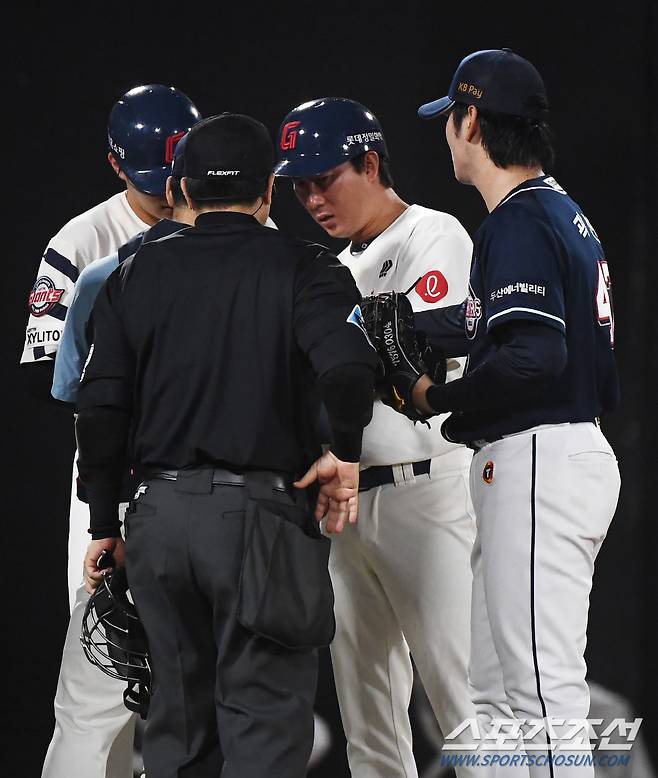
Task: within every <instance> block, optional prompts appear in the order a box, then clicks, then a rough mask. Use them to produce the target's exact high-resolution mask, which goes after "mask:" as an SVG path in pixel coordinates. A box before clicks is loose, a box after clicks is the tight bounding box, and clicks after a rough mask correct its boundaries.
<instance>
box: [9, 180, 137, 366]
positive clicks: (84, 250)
mask: <svg viewBox="0 0 658 778" xmlns="http://www.w3.org/2000/svg"><path fill="white" fill-rule="evenodd" d="M148 226H149V225H148V224H146V223H145V222H143V221H142V220H141V219H140V218H138V217H137V215H136V214H135V212H134V211H133V210H132V208H131V207H130V205H129V204H128V200H127V198H126V193H125V192H119V193H118V194H115V195H113V196H112V197H110V198H109V200H105V201H104V202H102V203H99V204H98V205H96V206H94V207H93V208H90V209H89V210H88V211H85V212H84V213H81V214H80V215H79V216H76V217H75V218H73V219H71V221H70V222H68V223H67V224H65V225H64V226H63V227H62V229H61V230H60V231H59V232H58V233H57V234H56V235H55V236H54V237H53V238H52V239H51V240H50V243H48V245H47V246H46V250H45V252H44V255H43V257H42V259H41V264H40V265H39V272H38V273H37V279H36V282H35V284H34V286H33V287H32V291H31V292H30V296H29V299H28V308H29V311H30V317H29V319H28V322H27V331H26V333H25V345H24V347H23V355H22V357H21V363H24V362H36V361H38V360H40V359H54V357H55V354H56V353H57V347H58V345H59V341H60V339H61V337H62V332H63V330H64V319H65V318H66V312H67V310H68V307H69V304H70V301H71V298H72V296H73V287H74V286H75V282H76V280H77V278H78V275H79V274H80V272H81V271H82V270H83V269H84V268H85V267H86V266H87V265H88V264H90V263H91V262H93V261H94V260H96V259H100V258H101V257H105V256H107V255H108V254H111V253H112V252H114V251H116V250H117V249H118V248H119V246H121V245H122V244H124V243H125V242H126V241H127V240H128V239H129V238H132V237H133V235H136V234H137V233H138V232H141V231H142V230H145V229H148Z"/></svg>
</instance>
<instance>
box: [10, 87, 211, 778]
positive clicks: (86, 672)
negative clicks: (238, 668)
mask: <svg viewBox="0 0 658 778" xmlns="http://www.w3.org/2000/svg"><path fill="white" fill-rule="evenodd" d="M200 118H201V117H200V114H199V112H198V110H197V109H196V107H195V106H194V104H193V103H192V102H191V100H190V99H189V98H188V97H187V96H186V95H185V94H183V93H182V92H181V91H180V90H178V89H176V88H175V87H172V86H165V85H161V84H148V85H144V86H138V87H135V88H134V89H131V90H130V91H129V92H126V94H124V95H123V96H122V97H121V98H120V99H119V100H118V101H117V102H116V104H115V105H114V107H113V108H112V110H111V112H110V115H109V120H108V146H109V149H108V160H109V162H110V164H111V166H112V168H113V169H114V170H115V172H116V174H117V176H118V177H119V178H120V179H121V180H122V181H123V183H124V184H125V189H124V190H123V191H121V192H119V193H117V194H115V195H113V196H112V197H110V198H109V199H108V200H106V201H104V202H102V203H99V204H98V205H96V206H94V207H93V208H90V209H89V210H88V211H85V212H84V213H82V214H80V215H79V216H76V217H75V218H74V219H72V220H71V221H69V222H68V223H67V224H65V225H64V226H63V227H62V229H61V230H60V231H59V232H58V233H57V234H56V235H55V236H53V238H51V240H50V241H49V243H48V245H47V247H46V250H45V252H44V255H43V257H42V259H41V263H40V265H39V270H38V273H37V280H36V282H35V284H34V287H33V288H32V291H31V292H30V295H29V300H28V307H29V320H28V323H27V332H26V337H25V347H24V350H23V355H22V359H21V362H22V364H23V365H24V367H23V370H24V372H25V374H26V378H27V380H28V382H29V384H31V385H32V386H33V387H34V389H35V391H36V392H37V393H39V394H40V395H42V396H43V397H44V398H45V397H48V396H49V395H50V385H51V383H52V376H53V363H54V360H55V357H56V354H57V351H58V347H59V344H60V342H61V338H62V332H63V329H64V322H65V319H66V314H67V311H68V307H69V304H70V302H71V299H72V297H73V291H74V284H75V282H76V280H77V278H78V276H79V275H80V273H81V271H82V270H83V269H84V268H85V267H87V266H88V265H89V264H91V263H92V262H94V261H95V260H97V259H99V258H101V257H105V256H106V255H108V254H111V253H112V252H115V251H116V250H117V249H118V248H119V247H120V246H121V245H122V244H124V243H126V241H128V240H129V239H130V238H132V237H133V236H135V235H136V234H137V233H140V232H143V231H144V230H146V229H148V228H149V227H151V226H152V225H154V224H156V222H158V221H159V220H160V219H161V218H163V217H168V216H170V215H171V213H172V211H171V208H170V207H169V205H168V204H167V201H166V198H165V183H166V180H167V177H168V175H170V173H171V163H172V160H173V154H174V149H175V147H176V144H177V142H178V140H179V139H180V138H181V137H182V136H183V135H184V134H185V133H186V132H187V131H188V130H189V129H190V128H191V127H192V126H193V125H194V124H196V122H197V121H199V119H200ZM77 493H78V489H77V484H76V472H75V468H74V472H73V489H72V495H71V507H70V520H69V570H68V577H69V595H70V604H71V620H70V623H69V628H68V632H67V636H66V642H65V645H64V651H63V655H62V665H61V669H60V676H59V681H58V685H57V692H56V696H55V732H54V734H53V738H52V741H51V743H50V746H49V748H48V753H47V755H46V759H45V762H44V766H43V773H42V775H43V776H44V778H77V777H78V776H79V777H80V778H83V777H84V778H131V776H132V752H133V732H134V721H133V717H134V714H131V713H130V712H129V711H128V710H127V709H126V708H125V707H124V705H123V698H122V693H123V684H122V683H121V682H120V681H116V680H114V679H112V678H109V677H108V676H106V675H103V673H100V672H99V671H98V670H97V669H96V668H94V667H93V666H92V665H91V664H90V663H89V662H88V661H87V660H86V659H85V657H84V654H83V652H82V648H81V645H80V627H81V620H82V614H83V612H84V608H85V604H86V601H87V598H88V595H87V593H86V592H85V589H84V585H83V577H82V565H81V560H82V559H83V558H84V553H85V549H86V547H87V545H88V542H89V535H88V533H87V531H86V528H87V526H88V524H89V511H88V508H87V505H86V504H85V503H84V502H82V501H81V500H79V499H78V497H77ZM113 744H114V745H113Z"/></svg>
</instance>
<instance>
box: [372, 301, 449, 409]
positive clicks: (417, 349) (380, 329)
mask: <svg viewBox="0 0 658 778" xmlns="http://www.w3.org/2000/svg"><path fill="white" fill-rule="evenodd" d="M361 312H362V313H363V321H364V323H365V326H366V329H367V331H368V335H369V337H370V340H371V341H372V343H373V345H374V346H375V348H376V349H377V353H378V354H379V357H380V359H381V360H382V364H383V368H384V376H383V378H382V379H381V380H380V381H379V382H378V385H377V392H378V394H379V396H380V398H381V400H382V402H383V403H384V404H386V405H389V406H390V407H391V408H394V409H395V410H396V411H397V412H398V413H402V414H404V415H405V416H407V418H409V419H412V421H414V422H416V421H426V419H427V418H428V417H426V416H425V415H424V414H423V413H421V412H420V411H419V410H418V409H417V408H416V407H415V406H414V404H413V402H412V401H411V393H412V391H413V388H414V386H415V385H416V382H417V381H418V379H419V378H420V377H421V375H423V373H427V374H428V375H429V376H430V378H431V379H432V380H433V381H434V383H444V382H445V378H446V360H445V357H444V355H443V354H442V353H441V352H440V351H439V350H438V349H436V348H435V347H432V346H430V345H429V343H428V342H427V339H426V337H425V334H424V333H422V332H416V329H415V327H414V314H413V310H412V308H411V303H410V302H409V299H408V298H407V296H406V295H404V294H402V293H400V292H381V293H380V294H377V295H372V296H370V297H364V298H363V300H362V302H361Z"/></svg>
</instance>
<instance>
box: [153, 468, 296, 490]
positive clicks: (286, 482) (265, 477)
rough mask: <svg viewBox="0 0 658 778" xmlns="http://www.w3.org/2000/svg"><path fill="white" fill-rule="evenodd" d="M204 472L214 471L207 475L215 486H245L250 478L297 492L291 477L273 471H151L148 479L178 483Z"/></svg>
mask: <svg viewBox="0 0 658 778" xmlns="http://www.w3.org/2000/svg"><path fill="white" fill-rule="evenodd" d="M204 471H212V473H210V472H208V473H207V475H208V478H209V480H210V483H211V484H212V485H213V486H245V484H246V482H247V478H250V479H251V480H252V481H257V482H258V483H259V484H262V485H263V486H267V487H271V488H272V489H275V490H276V491H279V492H285V493H286V494H290V495H292V494H294V491H295V490H294V487H293V485H292V478H291V477H289V476H286V475H285V474H284V473H275V472H273V471H271V470H250V471H248V473H247V472H244V473H237V472H234V471H233V470H227V469H225V468H222V467H214V468H199V469H198V470H151V471H149V472H148V473H147V476H146V477H147V478H156V479H159V480H162V481H178V480H179V479H180V478H181V477H182V478H183V479H185V480H187V479H188V478H189V477H190V476H194V474H196V473H200V472H204ZM179 474H180V475H179Z"/></svg>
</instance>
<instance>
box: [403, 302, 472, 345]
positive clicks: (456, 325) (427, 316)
mask: <svg viewBox="0 0 658 778" xmlns="http://www.w3.org/2000/svg"><path fill="white" fill-rule="evenodd" d="M465 312H466V302H463V303H460V304H459V305H448V306H446V307H445V308H434V309H432V310H429V311H418V312H417V313H414V323H415V325H416V329H417V330H418V331H419V332H424V333H425V335H427V339H428V340H429V341H430V343H436V345H437V346H438V347H439V348H440V349H441V351H442V352H443V353H444V354H445V356H446V357H464V356H466V355H467V354H468V350H469V347H470V345H471V343H472V341H469V340H468V338H467V337H466V331H465V329H464V318H465Z"/></svg>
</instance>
